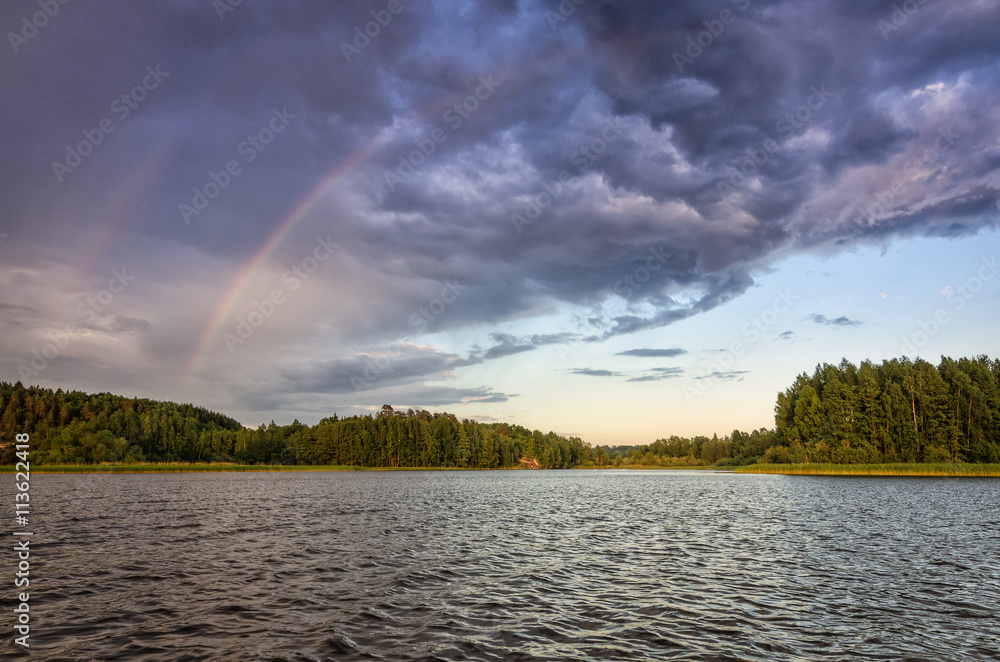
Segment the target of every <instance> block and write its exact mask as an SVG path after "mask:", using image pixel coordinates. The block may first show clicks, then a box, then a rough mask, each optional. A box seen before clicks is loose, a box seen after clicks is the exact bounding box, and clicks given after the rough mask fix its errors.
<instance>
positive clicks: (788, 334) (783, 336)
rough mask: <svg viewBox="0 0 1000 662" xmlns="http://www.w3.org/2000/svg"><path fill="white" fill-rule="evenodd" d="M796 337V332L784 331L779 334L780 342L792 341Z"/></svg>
mask: <svg viewBox="0 0 1000 662" xmlns="http://www.w3.org/2000/svg"><path fill="white" fill-rule="evenodd" d="M794 337H795V332H794V331H782V332H781V333H779V334H778V339H780V340H791V339H792V338H794Z"/></svg>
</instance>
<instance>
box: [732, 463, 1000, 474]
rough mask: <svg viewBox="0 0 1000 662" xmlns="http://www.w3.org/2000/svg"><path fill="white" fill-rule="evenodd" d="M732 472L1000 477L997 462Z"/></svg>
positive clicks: (739, 469)
mask: <svg viewBox="0 0 1000 662" xmlns="http://www.w3.org/2000/svg"><path fill="white" fill-rule="evenodd" d="M733 471H734V472H735V473H743V474H787V475H795V476H955V477H962V476H965V477H983V478H1000V464H952V463H934V464H931V463H916V462H912V463H895V464H818V463H812V464H751V465H749V466H745V467H736V468H734V469H733Z"/></svg>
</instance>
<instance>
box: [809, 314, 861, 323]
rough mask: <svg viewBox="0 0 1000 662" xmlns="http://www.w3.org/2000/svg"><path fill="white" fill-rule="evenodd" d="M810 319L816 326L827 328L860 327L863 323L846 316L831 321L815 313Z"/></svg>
mask: <svg viewBox="0 0 1000 662" xmlns="http://www.w3.org/2000/svg"><path fill="white" fill-rule="evenodd" d="M808 319H810V320H812V321H813V322H815V323H816V324H825V325H827V326H858V325H859V324H861V323H862V322H859V321H857V320H852V319H849V318H848V317H846V316H844V315H841V316H840V317H837V318H835V319H831V318H829V317H827V316H826V315H819V314H816V313H813V314H812V315H810V316H809V317H808Z"/></svg>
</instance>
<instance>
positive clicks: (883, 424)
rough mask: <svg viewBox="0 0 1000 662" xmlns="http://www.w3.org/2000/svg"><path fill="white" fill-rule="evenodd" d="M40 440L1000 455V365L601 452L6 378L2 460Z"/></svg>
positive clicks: (163, 447)
mask: <svg viewBox="0 0 1000 662" xmlns="http://www.w3.org/2000/svg"><path fill="white" fill-rule="evenodd" d="M20 432H27V433H28V434H30V435H31V461H32V462H34V463H35V464H40V465H56V464H100V463H127V464H129V463H137V462H199V463H204V462H235V463H242V464H285V465H306V466H319V465H345V466H358V467H384V468H392V467H399V468H402V467H428V468H431V467H448V468H477V469H498V468H512V467H519V466H533V467H534V466H537V467H540V468H545V469H565V468H572V467H609V466H610V467H685V466H709V465H715V466H738V465H747V464H753V463H758V462H761V463H806V462H810V463H811V462H817V463H840V464H853V463H889V462H1000V443H998V441H1000V361H997V360H992V359H990V358H988V357H986V356H979V357H976V358H974V359H966V358H963V359H958V360H954V359H950V358H947V357H942V359H941V362H940V364H939V365H938V366H936V367H935V366H934V365H932V364H930V363H928V362H927V361H924V360H921V359H917V360H915V361H911V360H910V359H907V358H906V357H903V358H901V359H891V360H888V361H884V362H882V363H881V364H879V365H875V364H873V363H871V362H869V361H865V362H862V364H861V365H860V366H854V365H853V364H851V363H850V362H848V361H847V360H846V359H845V360H842V361H841V362H840V363H839V364H838V365H830V364H822V365H819V366H817V367H816V369H815V370H814V371H813V373H812V375H811V376H810V375H809V374H807V373H802V374H801V375H799V376H798V377H797V378H796V379H795V382H794V383H793V384H792V385H791V386H790V387H789V388H788V389H787V390H785V391H784V392H783V393H779V394H778V396H777V403H776V406H775V427H774V428H773V429H766V428H761V429H759V430H753V431H751V432H741V431H739V430H734V431H733V432H732V433H731V434H728V435H726V436H724V437H722V438H720V437H718V436H717V435H713V436H712V437H711V438H709V437H706V436H696V437H692V438H686V437H678V436H676V435H675V436H670V437H666V438H662V439H658V440H656V441H654V442H653V443H651V444H646V445H642V446H598V447H596V448H595V447H592V446H591V445H590V444H588V443H586V442H584V441H583V440H582V439H580V438H578V437H565V436H560V435H557V434H555V433H554V432H549V433H547V434H543V433H542V432H540V431H538V430H535V431H531V430H528V429H527V428H524V427H522V426H519V425H513V424H508V423H481V422H477V421H471V420H461V421H460V420H459V419H458V418H457V417H455V416H454V415H452V414H447V413H430V412H427V411H424V410H418V411H414V410H412V409H408V410H406V411H405V412H404V411H402V410H395V409H393V408H392V407H391V406H389V405H384V406H383V407H382V409H381V410H380V411H379V412H378V413H377V414H374V415H372V414H369V415H365V416H352V417H346V418H339V417H338V416H337V415H336V414H334V415H333V416H332V417H329V418H324V419H323V420H321V421H320V422H319V423H317V424H316V425H312V426H309V425H304V424H302V423H299V422H298V421H293V422H292V423H291V424H289V425H277V424H275V423H274V422H273V421H272V422H271V423H270V424H268V425H261V426H260V427H258V428H256V429H251V428H247V427H244V426H243V425H242V424H240V422H239V421H237V420H235V419H233V418H230V417H228V416H225V415H223V414H219V413H216V412H212V411H209V410H207V409H204V408H201V407H195V406H193V405H186V404H185V405H179V404H174V403H171V402H160V401H155V400H147V399H141V398H126V397H122V396H118V395H112V394H110V393H99V394H86V393H82V392H80V391H63V390H61V389H60V390H55V391H53V390H51V389H45V388H40V387H37V386H33V387H24V386H22V385H21V383H20V382H18V383H16V384H8V383H6V382H2V383H0V464H5V465H10V464H13V462H14V447H13V441H14V435H15V434H16V433H20Z"/></svg>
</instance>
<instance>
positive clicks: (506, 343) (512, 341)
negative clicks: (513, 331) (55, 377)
mask: <svg viewBox="0 0 1000 662" xmlns="http://www.w3.org/2000/svg"><path fill="white" fill-rule="evenodd" d="M490 337H491V338H493V341H494V342H496V343H497V344H496V345H494V346H493V347H490V348H489V349H487V350H486V353H485V354H483V358H484V359H486V360H490V359H499V358H501V357H504V356H510V355H512V354H520V353H521V352H530V351H532V350H535V349H538V346H537V345H534V344H519V341H518V339H517V338H515V337H514V336H512V335H510V334H509V333H494V334H492V335H491V336H490Z"/></svg>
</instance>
